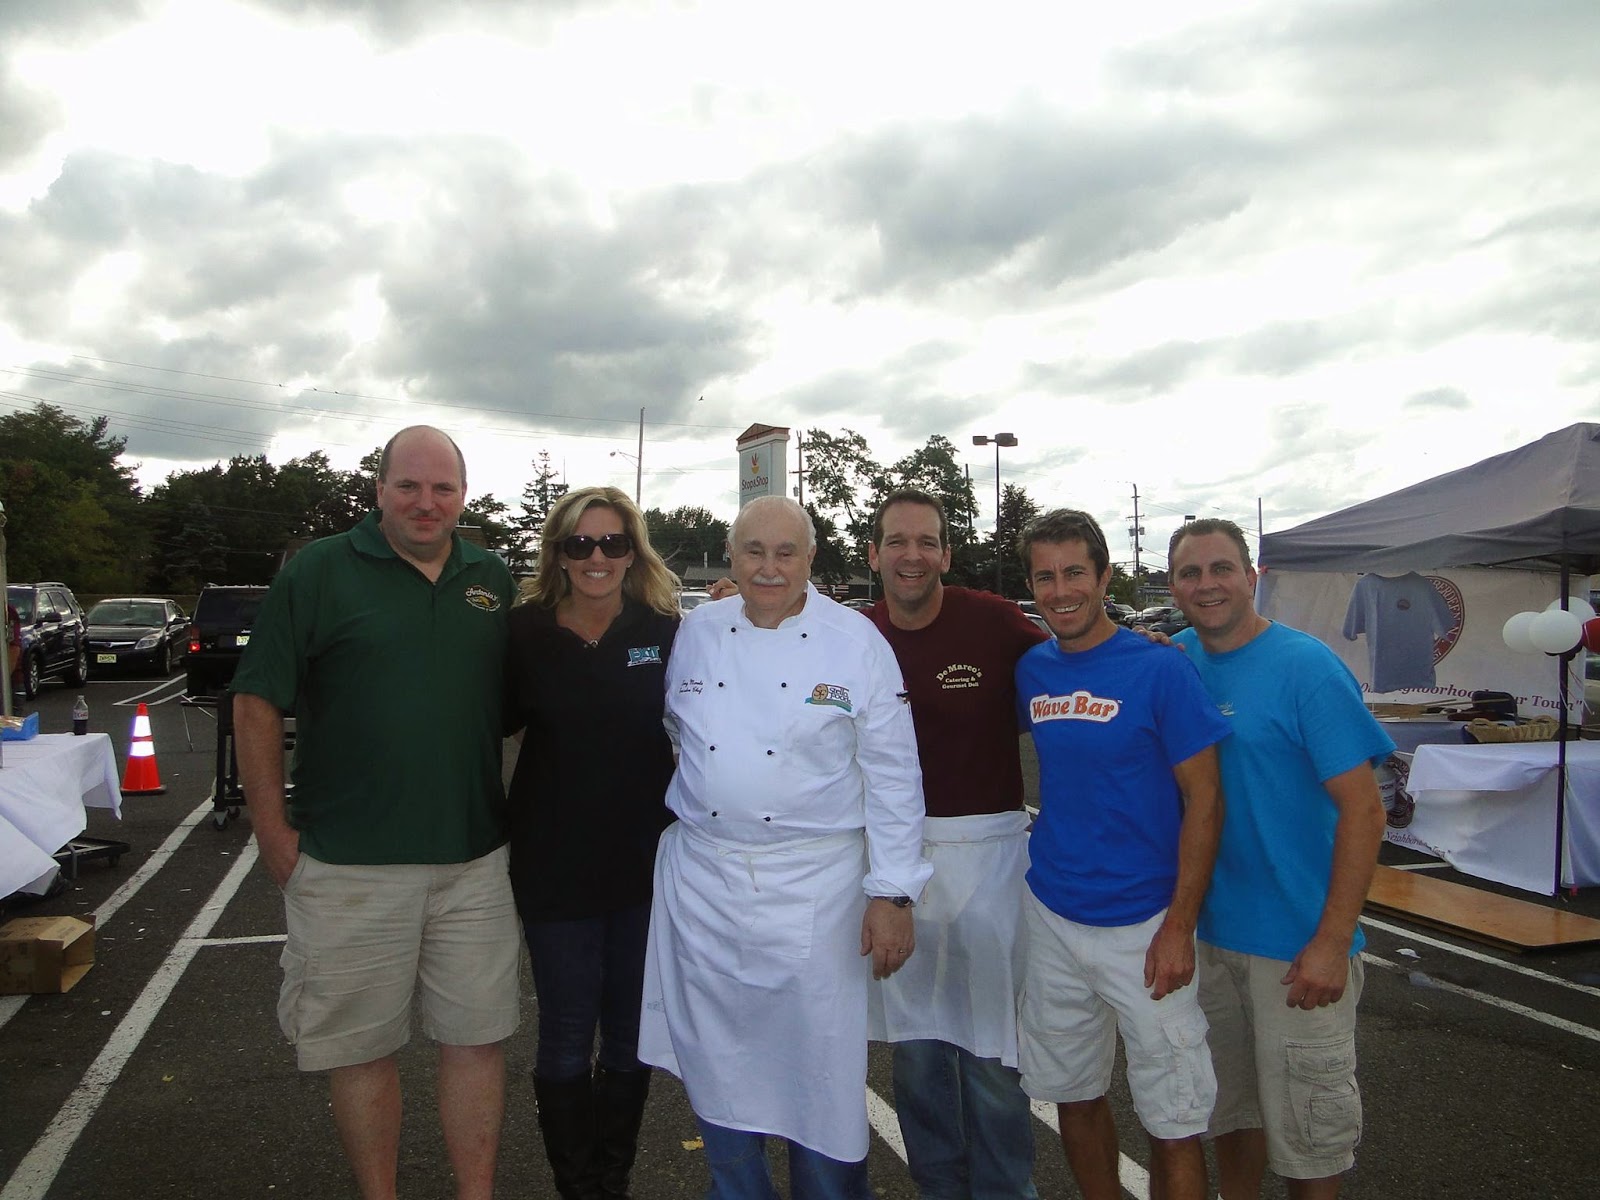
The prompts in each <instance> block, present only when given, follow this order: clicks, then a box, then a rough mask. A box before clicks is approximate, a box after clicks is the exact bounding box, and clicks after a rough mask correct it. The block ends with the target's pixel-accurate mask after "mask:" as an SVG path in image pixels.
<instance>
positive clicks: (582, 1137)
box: [533, 1075, 602, 1200]
mask: <svg viewBox="0 0 1600 1200" xmlns="http://www.w3.org/2000/svg"><path fill="white" fill-rule="evenodd" d="M533 1095H534V1099H535V1100H537V1101H538V1105H539V1132H540V1133H541V1134H543V1135H544V1153H545V1157H546V1158H548V1159H549V1160H550V1173H551V1174H552V1175H554V1176H555V1181H556V1195H558V1196H560V1197H562V1200H600V1197H601V1195H602V1193H601V1191H600V1167H599V1163H598V1162H597V1161H596V1158H595V1102H594V1101H595V1096H594V1086H593V1084H591V1083H590V1081H589V1076H588V1075H580V1076H578V1078H576V1079H540V1078H539V1077H538V1076H537V1075H535V1076H534V1077H533Z"/></svg>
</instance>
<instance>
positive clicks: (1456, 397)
mask: <svg viewBox="0 0 1600 1200" xmlns="http://www.w3.org/2000/svg"><path fill="white" fill-rule="evenodd" d="M1403 404H1404V406H1405V407H1406V408H1408V409H1414V410H1420V411H1422V412H1466V411H1467V410H1468V409H1470V408H1471V407H1472V401H1471V400H1469V399H1467V394H1466V393H1465V392H1463V391H1462V390H1461V389H1460V388H1453V387H1436V388H1429V389H1428V390H1427V391H1425V392H1416V393H1414V394H1412V395H1410V396H1407V397H1406V398H1405V400H1404V401H1403Z"/></svg>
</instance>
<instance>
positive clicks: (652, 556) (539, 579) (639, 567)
mask: <svg viewBox="0 0 1600 1200" xmlns="http://www.w3.org/2000/svg"><path fill="white" fill-rule="evenodd" d="M591 508H609V509H610V510H611V511H612V512H614V513H616V514H617V516H619V517H621V518H622V531H623V532H624V533H626V534H627V535H628V538H629V539H630V540H631V541H632V542H633V565H632V566H631V567H629V568H628V571H627V573H626V574H625V575H623V577H622V594H623V595H624V596H626V597H628V599H630V600H633V601H636V602H637V603H639V604H643V605H645V606H646V607H648V608H653V609H655V610H656V611H657V612H658V613H662V614H663V615H665V616H669V617H675V616H677V615H678V577H677V576H676V575H674V574H673V573H672V572H671V571H669V570H668V569H667V564H666V563H664V562H662V561H661V556H660V555H659V554H657V553H656V552H655V549H654V548H653V547H652V546H651V545H650V531H649V530H648V529H646V528H645V524H644V514H643V513H641V512H640V511H639V506H638V505H636V504H635V503H634V502H633V501H632V500H630V499H629V498H628V494H627V493H626V492H623V491H621V490H619V489H617V488H614V487H589V488H579V489H578V490H577V491H575V492H568V493H567V494H566V495H565V496H563V497H561V499H560V500H557V501H556V503H555V507H554V508H552V509H551V510H550V515H549V516H548V517H546V518H545V522H544V529H543V530H542V531H541V532H540V534H539V566H538V568H537V570H536V571H535V572H534V574H533V575H532V577H531V578H528V579H524V580H523V581H522V585H521V587H520V588H519V589H518V593H517V602H518V603H519V604H520V603H522V602H523V601H528V602H531V603H533V604H538V605H541V606H542V607H544V608H554V607H555V606H556V605H557V604H559V603H560V602H561V599H562V597H564V596H565V595H566V594H567V593H568V592H570V591H571V590H572V584H571V582H570V581H569V580H568V579H567V573H566V572H565V571H563V570H562V569H561V542H562V541H564V540H565V539H566V538H569V537H571V536H572V533H573V531H574V530H576V529H577V528H578V521H579V520H580V519H581V518H582V517H583V514H584V513H586V512H588V511H589V510H590V509H591Z"/></svg>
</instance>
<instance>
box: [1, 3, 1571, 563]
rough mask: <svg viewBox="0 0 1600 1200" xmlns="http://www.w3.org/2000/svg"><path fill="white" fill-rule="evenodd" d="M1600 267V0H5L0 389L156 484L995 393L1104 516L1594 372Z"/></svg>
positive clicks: (1323, 466)
mask: <svg viewBox="0 0 1600 1200" xmlns="http://www.w3.org/2000/svg"><path fill="white" fill-rule="evenodd" d="M1597 295H1600V5H1597V4H1595V3H1594V0H1520V2H1519V3H1517V4H1508V3H1505V2H1504V0H1449V2H1445V0H1433V2H1430V0H1369V2H1364V0H1337V2H1327V3H1296V2H1292V0H1262V2H1254V0H1182V2H1180V3H1167V2H1166V0H1144V2H1141V3H1139V4H1131V5H1122V6H1116V5H1080V4H1074V3H1063V2H1062V0H1048V2H1047V0H1035V2H1029V3H1021V2H1011V0H985V2H984V3H982V4H959V5H958V4H954V3H948V4H947V3H933V4H929V3H927V2H926V0H922V2H920V3H914V4H913V3H898V2H884V3H863V2H862V0H850V2H848V3H844V2H838V3H836V2H834V0H812V2H811V3H808V4H803V5H794V4H786V5H775V4H766V3H757V2H755V0H728V2H720V0H709V2H706V3H692V2H688V0H684V2H682V3H632V2H629V0H618V2H616V3H604V2H596V3H590V2H588V0H521V2H513V0H456V2H453V3H449V4H443V3H434V2H433V0H387V2H386V0H254V2H233V0H173V2H170V3H169V2H162V0H147V2H141V0H98V2H95V0H5V2H4V3H0V411H9V410H13V409H16V408H25V407H29V406H31V404H32V403H34V401H35V400H37V399H40V398H42V399H47V400H49V401H50V402H52V403H55V404H59V405H61V406H62V407H64V408H66V409H67V410H68V411H69V412H72V413H74V414H75V415H80V416H85V417H89V416H94V415H100V414H104V415H107V416H109V417H110V418H111V421H112V428H113V430H114V431H115V432H117V433H119V434H122V435H125V436H126V437H127V439H128V450H129V457H130V458H131V459H134V460H137V461H138V462H140V463H141V464H142V466H141V468H140V477H141V479H142V480H143V481H144V482H145V484H146V485H147V486H148V485H151V484H154V483H157V482H159V481H160V480H161V479H162V478H163V477H164V476H165V475H166V474H167V472H169V471H171V470H173V469H175V468H178V467H190V466H196V465H208V464H210V463H212V462H214V461H216V460H218V459H219V458H220V459H225V458H227V457H228V456H230V455H233V454H240V453H256V452H262V451H265V452H266V453H268V454H269V456H271V457H272V458H273V459H275V460H278V461H281V460H283V459H286V458H288V457H291V456H293V455H296V454H303V453H305V452H307V451H308V450H311V449H314V448H317V447H321V448H324V449H325V450H326V451H327V452H328V454H329V455H330V457H332V458H333V460H334V461H335V463H336V464H338V465H340V466H353V465H354V463H355V461H356V459H357V458H359V456H360V455H361V454H363V453H365V452H366V451H368V450H370V449H371V448H372V447H373V446H374V445H376V444H378V443H379V442H381V441H382V440H383V439H384V438H385V437H386V436H387V435H388V434H389V433H390V432H392V431H393V430H394V429H396V428H398V427H399V426H401V425H402V424H408V423H412V422H416V421H427V422H432V423H436V424H439V425H442V426H444V427H445V428H447V429H449V430H451V431H453V432H455V433H456V434H457V435H458V436H459V438H460V440H461V442H462V444H463V446H464V448H465V450H466V452H467V456H468V462H469V467H470V469H471V472H472V479H471V483H472V485H473V486H472V490H474V491H484V490H488V491H493V492H494V493H495V494H496V495H498V496H499V497H500V498H502V499H505V500H514V499H515V497H516V496H517V495H518V494H519V493H520V491H521V488H522V485H523V483H524V482H525V481H526V479H527V477H528V473H529V463H530V460H532V459H533V457H534V456H535V455H536V454H538V453H539V452H540V451H541V450H544V451H548V452H549V453H550V455H551V458H552V461H553V462H554V463H555V464H556V466H557V467H558V469H565V471H566V473H567V477H568V480H569V482H571V483H572V484H573V485H574V486H580V485H583V484H588V483H595V482H609V483H614V484H616V485H618V486H622V487H625V488H628V489H630V490H631V488H632V485H633V480H634V464H633V462H631V461H630V460H629V459H628V458H627V457H626V455H627V454H631V453H633V452H634V450H635V442H636V438H637V436H638V422H639V410H640V409H641V408H642V409H644V410H645V431H644V436H645V449H644V456H643V457H644V472H643V487H644V501H645V503H646V504H647V505H650V504H654V505H660V506H662V507H670V506H673V505H677V504H682V503H700V504H705V505H706V506H708V507H710V508H711V509H713V510H714V511H716V512H717V513H719V515H724V516H731V515H732V513H733V511H734V509H735V507H736V504H737V491H736V483H735V452H734V439H735V437H736V435H737V434H738V433H739V432H740V431H741V430H743V429H744V428H745V427H746V426H748V425H750V424H752V423H757V422H760V423H766V424H772V425H786V426H792V427H795V428H797V429H798V428H811V427H821V428H825V429H829V430H839V429H842V428H845V427H849V428H852V429H855V430H858V431H860V432H861V433H863V434H864V435H865V436H866V437H867V439H868V441H869V442H870V444H871V446H872V448H873V451H874V452H875V454H876V456H877V457H878V458H880V459H881V460H883V461H886V462H887V461H892V460H893V459H894V458H897V457H899V456H900V455H902V454H904V453H906V452H907V451H909V450H911V449H913V448H914V447H916V446H918V445H920V444H922V443H923V442H924V441H925V440H926V439H927V437H928V436H930V435H931V434H935V433H939V434H943V435H945V436H947V437H949V438H950V439H951V440H952V441H953V442H955V443H956V444H957V445H958V446H959V447H961V452H962V455H963V457H964V459H965V460H966V461H967V462H968V463H969V464H970V467H971V472H972V477H973V480H974V483H975V486H976V488H977V492H978V496H979V498H980V502H981V504H982V516H981V522H982V523H985V524H987V523H990V522H992V519H993V511H992V510H993V495H994V470H995V459H994V452H993V450H992V449H988V448H979V447H974V446H973V445H972V436H973V435H974V434H992V433H996V432H1011V433H1014V434H1015V435H1016V436H1017V438H1018V439H1019V442H1020V444H1019V445H1018V446H1017V447H1016V448H1015V449H1008V450H1005V451H1004V452H1003V457H1002V478H1003V479H1004V481H1005V482H1010V483H1018V484H1022V485H1024V486H1026V488H1027V489H1028V491H1029V493H1030V494H1031V495H1032V496H1033V497H1034V498H1035V499H1036V500H1038V501H1039V502H1040V503H1042V504H1044V505H1046V506H1049V505H1055V504H1073V505H1076V506H1080V507H1085V508H1088V509H1090V510H1091V511H1093V512H1095V513H1096V514H1097V515H1098V516H1099V517H1100V518H1101V519H1102V521H1103V522H1104V523H1105V524H1106V525H1107V532H1108V534H1110V535H1111V540H1112V545H1113V549H1114V551H1116V552H1117V553H1118V554H1119V556H1120V555H1128V556H1130V557H1131V554H1130V553H1129V552H1128V551H1126V550H1125V549H1123V548H1122V547H1123V546H1124V545H1125V536H1126V532H1127V526H1128V524H1129V522H1128V520H1127V519H1126V518H1127V517H1128V516H1129V515H1130V514H1131V513H1132V511H1133V489H1134V487H1135V486H1137V488H1138V492H1139V495H1140V497H1141V499H1140V506H1141V511H1143V512H1144V513H1145V514H1146V517H1145V529H1146V531H1147V539H1148V541H1149V542H1150V543H1151V544H1152V545H1153V546H1154V547H1155V548H1156V549H1158V550H1159V549H1161V548H1164V545H1165V539H1166V535H1167V534H1168V533H1169V532H1170V531H1171V529H1172V528H1173V527H1174V525H1175V524H1176V523H1177V522H1178V520H1179V519H1181V517H1182V515H1183V514H1185V513H1200V514H1206V515H1226V516H1232V517H1235V518H1236V519H1238V520H1240V522H1241V523H1242V524H1246V525H1248V526H1251V527H1254V525H1255V522H1256V512H1257V501H1258V498H1259V500H1260V503H1261V507H1262V510H1263V512H1264V519H1265V525H1266V528H1267V529H1268V530H1269V531H1270V530H1273V529H1281V528H1286V527H1288V526H1290V525H1293V524H1295V523H1297V522H1298V521H1300V520H1303V519H1306V518H1309V517H1312V516H1316V515H1320V514H1321V513H1324V512H1328V511H1331V510H1333V509H1337V508H1340V507H1343V506H1344V505H1346V504H1349V503H1353V502H1355V501H1358V500H1361V499H1366V498H1368V497H1370V496H1373V495H1376V494H1379V493H1381V492H1384V491H1388V490H1391V489H1392V488H1395V487H1399V486H1403V485H1405V484H1408V483H1413V482H1416V481H1417V480H1419V479H1422V478H1425V477H1427V476H1430V475H1434V474H1438V473H1440V472H1442V471H1446V470H1450V469H1453V468H1455V467H1458V466H1463V465H1465V464H1467V463H1469V462H1472V461H1475V460H1476V459H1478V458H1481V457H1483V456H1485V455H1488V454H1493V453H1497V452H1499V451H1501V450H1505V449H1509V448H1511V447H1513V446H1516V445H1519V444H1521V443H1523V442H1527V441H1531V440H1533V439H1534V438H1536V437H1538V436H1540V435H1542V434H1544V433H1547V432H1549V431H1550V430H1553V429H1556V428H1559V427H1561V426H1564V425H1567V424H1570V423H1572V422H1574V421H1579V420H1597V419H1600V302H1597ZM613 452H617V453H613ZM1156 558H1157V560H1159V555H1157V556H1156ZM1146 561H1150V560H1149V557H1147V559H1146Z"/></svg>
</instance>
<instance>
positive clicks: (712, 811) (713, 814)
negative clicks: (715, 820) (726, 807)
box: [711, 808, 717, 817]
mask: <svg viewBox="0 0 1600 1200" xmlns="http://www.w3.org/2000/svg"><path fill="white" fill-rule="evenodd" d="M711 815H712V816H713V817H714V816H716V815H717V810H716V809H714V808H713V809H712V810H711Z"/></svg>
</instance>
